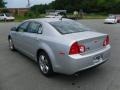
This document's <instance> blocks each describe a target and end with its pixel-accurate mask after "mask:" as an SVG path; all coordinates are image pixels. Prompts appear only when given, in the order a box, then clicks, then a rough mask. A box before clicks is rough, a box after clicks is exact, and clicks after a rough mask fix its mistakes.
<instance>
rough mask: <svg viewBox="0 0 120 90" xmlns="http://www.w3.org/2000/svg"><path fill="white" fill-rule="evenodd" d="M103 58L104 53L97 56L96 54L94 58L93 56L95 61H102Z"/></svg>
mask: <svg viewBox="0 0 120 90" xmlns="http://www.w3.org/2000/svg"><path fill="white" fill-rule="evenodd" d="M102 60H103V55H102V54H101V55H97V56H95V57H94V58H93V62H94V63H98V62H100V61H102Z"/></svg>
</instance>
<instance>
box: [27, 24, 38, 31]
mask: <svg viewBox="0 0 120 90" xmlns="http://www.w3.org/2000/svg"><path fill="white" fill-rule="evenodd" d="M39 27H40V24H39V23H36V22H32V23H30V25H29V27H28V31H27V32H29V33H38V30H39Z"/></svg>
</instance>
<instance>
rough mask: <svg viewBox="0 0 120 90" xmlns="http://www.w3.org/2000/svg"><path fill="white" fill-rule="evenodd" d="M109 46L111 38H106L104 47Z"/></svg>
mask: <svg viewBox="0 0 120 90" xmlns="http://www.w3.org/2000/svg"><path fill="white" fill-rule="evenodd" d="M108 44H110V40H109V36H106V38H105V40H104V42H103V46H107V45H108Z"/></svg>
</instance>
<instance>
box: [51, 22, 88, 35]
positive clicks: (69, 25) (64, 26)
mask: <svg viewBox="0 0 120 90" xmlns="http://www.w3.org/2000/svg"><path fill="white" fill-rule="evenodd" d="M50 24H51V25H52V26H53V27H54V28H55V29H56V30H58V32H60V33H61V34H70V33H77V32H84V31H87V30H89V29H88V28H86V27H85V26H83V25H82V24H80V23H78V22H76V21H57V22H50Z"/></svg>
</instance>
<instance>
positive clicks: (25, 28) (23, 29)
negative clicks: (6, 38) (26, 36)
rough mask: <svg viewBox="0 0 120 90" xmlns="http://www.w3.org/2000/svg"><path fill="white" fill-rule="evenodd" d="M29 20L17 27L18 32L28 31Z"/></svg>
mask: <svg viewBox="0 0 120 90" xmlns="http://www.w3.org/2000/svg"><path fill="white" fill-rule="evenodd" d="M28 24H29V22H25V23H23V24H22V25H20V26H19V27H18V29H17V31H18V32H26V30H27V27H28Z"/></svg>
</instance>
